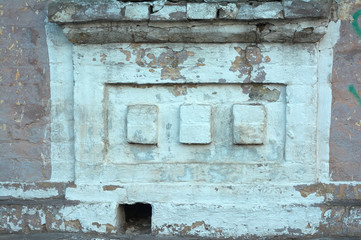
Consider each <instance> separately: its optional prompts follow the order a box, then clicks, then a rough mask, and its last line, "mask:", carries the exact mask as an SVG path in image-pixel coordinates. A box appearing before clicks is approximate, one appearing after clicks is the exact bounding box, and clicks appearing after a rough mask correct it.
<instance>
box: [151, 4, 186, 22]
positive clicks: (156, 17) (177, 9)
mask: <svg viewBox="0 0 361 240" xmlns="http://www.w3.org/2000/svg"><path fill="white" fill-rule="evenodd" d="M186 19H187V7H186V6H185V5H165V6H164V7H163V8H162V9H161V10H159V11H158V12H155V13H152V14H151V15H150V20H152V21H164V20H166V21H181V20H186Z"/></svg>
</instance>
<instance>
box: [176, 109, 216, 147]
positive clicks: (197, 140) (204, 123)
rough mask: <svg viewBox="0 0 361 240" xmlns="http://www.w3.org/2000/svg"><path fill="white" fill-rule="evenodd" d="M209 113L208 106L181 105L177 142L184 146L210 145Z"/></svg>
mask: <svg viewBox="0 0 361 240" xmlns="http://www.w3.org/2000/svg"><path fill="white" fill-rule="evenodd" d="M211 112H212V111H211V106H209V105H182V106H181V107H180V130H179V141H180V142H181V143H185V144H209V143H211V142H212V136H211V135H212V134H211Z"/></svg>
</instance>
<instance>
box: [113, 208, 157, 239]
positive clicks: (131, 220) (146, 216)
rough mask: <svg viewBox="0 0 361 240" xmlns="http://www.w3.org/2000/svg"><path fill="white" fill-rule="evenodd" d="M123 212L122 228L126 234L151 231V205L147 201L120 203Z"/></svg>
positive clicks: (148, 232)
mask: <svg viewBox="0 0 361 240" xmlns="http://www.w3.org/2000/svg"><path fill="white" fill-rule="evenodd" d="M120 208H121V209H122V210H123V211H122V212H123V213H124V224H123V230H124V232H125V233H126V234H150V233H151V232H152V230H151V226H152V224H151V223H152V205H150V204H148V203H135V204H121V205H120Z"/></svg>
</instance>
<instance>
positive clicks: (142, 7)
mask: <svg viewBox="0 0 361 240" xmlns="http://www.w3.org/2000/svg"><path fill="white" fill-rule="evenodd" d="M125 18H126V19H127V20H132V21H144V20H148V19H149V5H148V4H142V3H133V4H131V5H128V6H126V7H125Z"/></svg>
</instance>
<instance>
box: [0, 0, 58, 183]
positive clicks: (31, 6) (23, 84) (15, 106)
mask: <svg viewBox="0 0 361 240" xmlns="http://www.w3.org/2000/svg"><path fill="white" fill-rule="evenodd" d="M46 6H47V2H46V1H36V0H16V1H1V2H0V181H4V182H33V181H42V180H47V179H49V178H50V175H51V161H50V118H49V113H50V81H49V62H48V49H47V44H46V36H45V21H46V19H47V14H46Z"/></svg>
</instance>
